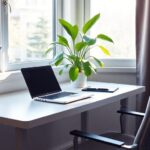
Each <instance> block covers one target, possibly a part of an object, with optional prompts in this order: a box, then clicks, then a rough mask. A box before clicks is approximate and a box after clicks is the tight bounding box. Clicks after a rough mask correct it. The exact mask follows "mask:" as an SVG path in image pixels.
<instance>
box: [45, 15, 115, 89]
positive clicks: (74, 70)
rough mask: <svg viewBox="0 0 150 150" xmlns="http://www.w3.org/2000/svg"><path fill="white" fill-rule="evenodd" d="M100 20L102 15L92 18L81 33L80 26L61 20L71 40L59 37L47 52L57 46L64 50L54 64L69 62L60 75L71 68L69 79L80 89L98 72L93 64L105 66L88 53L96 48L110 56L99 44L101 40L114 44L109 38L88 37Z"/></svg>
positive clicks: (56, 57) (99, 35) (102, 35)
mask: <svg viewBox="0 0 150 150" xmlns="http://www.w3.org/2000/svg"><path fill="white" fill-rule="evenodd" d="M99 18H100V14H97V15H95V16H94V17H92V18H91V19H90V20H88V21H87V22H86V23H85V24H84V25H83V27H82V30H81V31H79V27H78V25H72V24H70V23H69V22H67V21H66V20H64V19H59V23H60V25H61V26H62V27H63V28H64V30H65V31H66V33H67V34H68V35H69V36H68V38H70V39H71V40H70V39H69V40H68V38H66V37H64V36H63V35H57V37H58V41H56V42H52V43H50V48H48V50H47V51H46V54H47V53H49V52H50V51H52V50H54V48H56V47H57V46H62V47H63V48H64V49H62V51H61V53H59V54H58V55H57V54H56V55H55V57H54V59H53V61H52V63H53V64H55V65H56V66H58V65H61V64H62V63H63V60H64V59H65V60H67V62H66V63H65V64H64V67H63V69H61V70H60V71H59V74H60V75H61V74H62V73H63V70H64V69H65V68H69V77H70V79H71V81H76V83H77V85H76V86H78V87H84V86H85V84H84V83H85V81H86V77H88V76H90V75H91V74H92V73H93V72H94V73H95V72H96V71H97V70H96V66H95V64H94V63H93V62H96V63H97V64H98V65H99V66H100V67H103V66H104V64H103V62H102V61H100V60H99V59H97V58H96V57H93V56H90V57H89V56H88V52H89V51H90V50H92V48H94V47H99V48H100V49H101V50H102V52H103V53H104V54H106V55H110V53H109V51H108V50H107V49H106V48H105V47H104V46H102V45H100V43H99V40H100V39H101V40H105V41H108V42H112V43H113V40H112V39H111V38H110V37H109V36H107V35H105V34H97V35H96V36H95V38H91V37H89V36H88V35H87V32H88V31H89V29H91V27H92V26H93V25H94V24H95V23H96V22H97V21H98V19H99ZM82 82H83V83H82Z"/></svg>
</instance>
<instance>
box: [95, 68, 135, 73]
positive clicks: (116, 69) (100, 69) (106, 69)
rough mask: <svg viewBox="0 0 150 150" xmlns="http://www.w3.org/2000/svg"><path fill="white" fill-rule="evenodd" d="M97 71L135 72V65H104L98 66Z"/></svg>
mask: <svg viewBox="0 0 150 150" xmlns="http://www.w3.org/2000/svg"><path fill="white" fill-rule="evenodd" d="M97 72H101V73H136V68H135V67H105V68H98V69H97Z"/></svg>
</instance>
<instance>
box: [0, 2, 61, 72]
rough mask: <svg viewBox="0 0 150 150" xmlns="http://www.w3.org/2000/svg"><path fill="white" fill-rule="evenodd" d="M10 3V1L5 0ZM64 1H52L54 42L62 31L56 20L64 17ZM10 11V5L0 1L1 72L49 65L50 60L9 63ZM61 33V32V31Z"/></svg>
mask: <svg viewBox="0 0 150 150" xmlns="http://www.w3.org/2000/svg"><path fill="white" fill-rule="evenodd" d="M5 1H8V0H5ZM62 3H63V2H62V1H61V0H52V8H53V10H52V20H53V24H52V28H53V33H52V39H53V41H56V34H57V31H60V29H59V26H58V25H57V21H56V19H57V18H58V16H59V17H62V14H63V13H62V12H63V7H62ZM8 11H10V8H9V4H8V3H7V5H6V4H4V1H3V0H1V1H0V12H1V13H0V20H1V22H2V23H1V26H0V37H1V39H2V40H1V41H0V46H1V45H2V47H1V49H0V72H5V71H12V70H13V71H14V70H19V69H20V68H23V67H32V66H39V65H40V66H42V65H48V64H49V62H50V60H49V59H44V60H35V61H34V60H33V61H25V62H22V63H13V64H10V63H9V62H8V54H7V52H8ZM60 32H61V31H60ZM55 53H56V49H55V51H54V55H55Z"/></svg>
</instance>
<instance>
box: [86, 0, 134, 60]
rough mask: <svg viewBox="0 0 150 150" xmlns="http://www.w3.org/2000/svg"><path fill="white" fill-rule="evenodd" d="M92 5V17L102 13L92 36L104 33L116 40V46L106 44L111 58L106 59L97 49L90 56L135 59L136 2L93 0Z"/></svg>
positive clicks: (128, 0) (132, 0) (127, 0)
mask: <svg viewBox="0 0 150 150" xmlns="http://www.w3.org/2000/svg"><path fill="white" fill-rule="evenodd" d="M90 3H91V4H90V17H91V16H94V15H95V14H97V13H99V12H100V13H101V18H100V21H99V23H98V24H96V25H95V27H94V28H93V30H91V33H90V34H91V36H93V37H94V35H96V33H97V32H103V33H105V34H107V35H109V36H111V37H112V39H113V40H114V44H107V43H104V44H105V46H106V48H107V49H109V51H110V53H111V57H106V56H105V55H103V53H101V52H99V49H96V48H95V49H92V50H91V53H90V54H91V55H94V56H97V57H98V58H112V59H118V58H119V59H135V6H136V0H91V1H90ZM87 11H88V10H87Z"/></svg>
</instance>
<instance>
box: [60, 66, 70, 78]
mask: <svg viewBox="0 0 150 150" xmlns="http://www.w3.org/2000/svg"><path fill="white" fill-rule="evenodd" d="M68 67H69V64H66V65H64V68H63V69H61V70H59V75H62V73H63V71H64V69H67V68H68Z"/></svg>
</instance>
